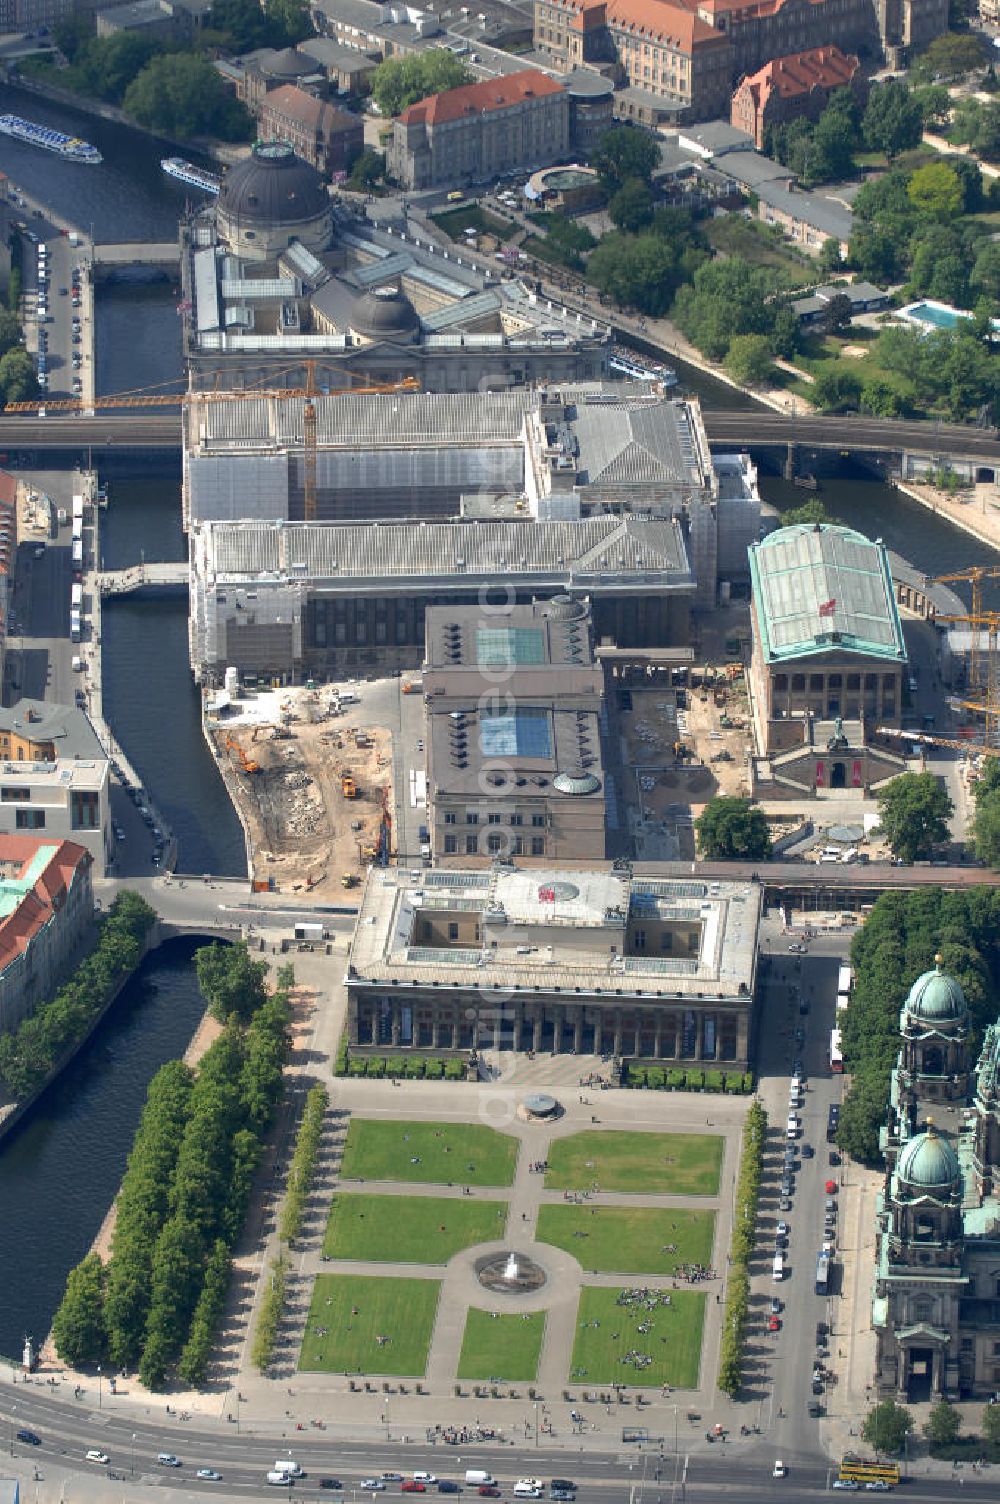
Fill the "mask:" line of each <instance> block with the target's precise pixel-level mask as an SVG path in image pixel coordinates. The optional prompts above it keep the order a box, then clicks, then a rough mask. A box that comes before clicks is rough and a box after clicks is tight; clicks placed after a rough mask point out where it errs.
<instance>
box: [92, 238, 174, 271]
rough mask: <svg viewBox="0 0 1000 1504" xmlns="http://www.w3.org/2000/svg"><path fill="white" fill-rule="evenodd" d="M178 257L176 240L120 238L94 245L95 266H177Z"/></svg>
mask: <svg viewBox="0 0 1000 1504" xmlns="http://www.w3.org/2000/svg"><path fill="white" fill-rule="evenodd" d="M180 259H181V252H180V246H179V245H178V243H177V241H176V240H162V241H155V240H122V241H117V242H110V241H109V242H104V243H101V242H98V243H97V244H96V245H95V246H94V265H95V266H136V265H141V266H177V265H179V264H180Z"/></svg>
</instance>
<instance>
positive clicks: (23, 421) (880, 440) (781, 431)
mask: <svg viewBox="0 0 1000 1504" xmlns="http://www.w3.org/2000/svg"><path fill="white" fill-rule="evenodd" d="M40 405H42V406H43V404H40ZM703 417H704V422H705V428H706V431H707V433H708V438H709V442H710V443H711V445H712V447H713V448H714V449H723V450H725V449H760V448H768V447H775V448H787V447H788V446H789V445H791V446H793V447H795V448H798V449H800V450H809V449H815V450H831V451H837V452H839V453H843V454H847V453H855V454H897V455H901V454H912V455H922V456H926V457H930V458H933V459H934V460H940V461H945V460H970V459H972V460H975V461H977V462H978V463H979V464H980V465H982V466H983V467H984V468H985V469H989V470H996V471H997V472H1000V434H998V433H997V432H996V431H995V430H993V429H982V428H972V427H967V426H964V425H963V424H961V423H920V422H916V421H908V422H907V421H901V420H890V419H883V418H866V417H861V416H859V415H854V414H848V415H846V416H845V415H843V414H840V415H836V416H830V417H822V416H819V415H817V414H810V415H808V416H800V415H796V414H786V413H774V412H767V411H764V410H762V409H760V408H753V409H749V410H747V411H740V412H731V411H729V412H727V411H725V410H719V409H713V410H708V409H706V410H705V411H704V413H703ZM180 443H181V426H180V408H179V404H178V408H177V410H176V411H174V410H173V409H170V410H163V409H156V410H147V411H141V412H121V411H118V410H109V411H106V412H101V411H98V412H97V413H96V414H90V415H84V414H75V413H74V414H68V413H57V412H52V413H49V414H48V415H47V416H46V417H44V418H38V417H36V416H32V415H30V414H23V415H18V416H17V417H14V416H9V417H4V416H2V415H0V448H2V449H8V450H11V449H13V450H17V449H32V450H46V451H53V450H80V449H94V450H102V449H104V450H106V449H109V448H116V449H118V448H124V449H134V450H175V449H179V448H180Z"/></svg>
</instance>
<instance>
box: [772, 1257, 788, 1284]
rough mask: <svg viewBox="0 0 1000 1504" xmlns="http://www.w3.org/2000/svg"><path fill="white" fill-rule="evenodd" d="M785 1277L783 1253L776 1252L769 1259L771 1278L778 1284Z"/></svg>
mask: <svg viewBox="0 0 1000 1504" xmlns="http://www.w3.org/2000/svg"><path fill="white" fill-rule="evenodd" d="M784 1277H785V1255H784V1254H783V1253H776V1254H775V1255H774V1258H773V1259H772V1261H771V1278H772V1279H773V1280H774V1281H775V1283H776V1284H780V1283H781V1281H782V1280H783V1279H784Z"/></svg>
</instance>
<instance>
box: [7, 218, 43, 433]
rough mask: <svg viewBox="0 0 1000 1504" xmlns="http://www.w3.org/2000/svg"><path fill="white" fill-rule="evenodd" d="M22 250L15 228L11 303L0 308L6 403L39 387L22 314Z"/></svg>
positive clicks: (11, 270) (21, 398) (14, 400)
mask: <svg viewBox="0 0 1000 1504" xmlns="http://www.w3.org/2000/svg"><path fill="white" fill-rule="evenodd" d="M21 250H22V243H21V237H20V235H19V234H18V232H17V231H16V230H14V231H12V232H11V239H10V251H11V265H10V281H9V283H8V285H7V307H6V308H0V401H2V402H3V404H4V405H6V404H7V403H8V402H23V401H24V399H25V398H26V397H30V396H32V395H33V394H34V393H35V392H36V391H37V390H38V382H37V381H36V380H35V367H34V365H33V364H32V360H31V356H30V355H29V354H28V352H27V350H26V349H25V348H24V345H23V343H22V341H23V338H24V331H23V330H22V328H21V320H20V318H19V317H18V305H19V304H20V300H21Z"/></svg>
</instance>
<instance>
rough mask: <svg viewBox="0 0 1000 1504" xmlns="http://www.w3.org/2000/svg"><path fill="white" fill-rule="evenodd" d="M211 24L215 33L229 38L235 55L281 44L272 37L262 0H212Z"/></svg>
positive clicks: (209, 18)
mask: <svg viewBox="0 0 1000 1504" xmlns="http://www.w3.org/2000/svg"><path fill="white" fill-rule="evenodd" d="M208 24H209V26H210V27H211V29H212V31H215V32H219V33H220V35H221V36H223V37H225V38H227V40H228V42H229V44H230V46H231V47H233V49H234V50H235V51H236V52H253V51H255V50H256V49H257V48H258V47H266V46H268V45H269V44H270V45H281V44H279V43H277V41H276V40H275V39H274V38H273V35H272V27H271V26H270V24H269V22H268V18H267V16H266V15H265V14H264V8H263V6H262V5H261V4H260V0H212V9H211V12H210V13H209V17H208Z"/></svg>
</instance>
